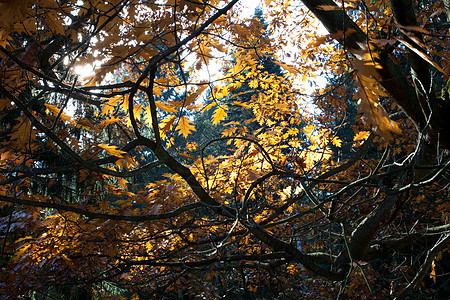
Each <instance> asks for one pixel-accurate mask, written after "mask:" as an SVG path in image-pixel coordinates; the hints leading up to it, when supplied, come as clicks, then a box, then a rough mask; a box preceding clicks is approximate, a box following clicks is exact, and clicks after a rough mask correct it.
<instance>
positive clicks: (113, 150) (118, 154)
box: [97, 144, 127, 158]
mask: <svg viewBox="0 0 450 300" xmlns="http://www.w3.org/2000/svg"><path fill="white" fill-rule="evenodd" d="M97 146H99V147H100V148H102V149H103V150H105V151H106V153H108V154H109V155H112V156H116V157H120V158H123V156H124V154H127V153H126V152H125V151H122V150H119V149H117V146H110V145H106V144H98V145H97Z"/></svg>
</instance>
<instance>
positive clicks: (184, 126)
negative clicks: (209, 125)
mask: <svg viewBox="0 0 450 300" xmlns="http://www.w3.org/2000/svg"><path fill="white" fill-rule="evenodd" d="M191 123H192V121H190V120H189V119H188V118H186V117H181V118H180V121H179V122H178V126H177V127H176V128H175V130H178V131H179V134H180V135H181V134H182V135H183V136H184V137H187V136H188V135H189V134H191V132H192V131H195V126H194V125H192V124H191Z"/></svg>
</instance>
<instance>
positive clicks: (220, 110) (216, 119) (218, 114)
mask: <svg viewBox="0 0 450 300" xmlns="http://www.w3.org/2000/svg"><path fill="white" fill-rule="evenodd" d="M227 110H228V109H227V108H226V107H225V106H219V107H217V108H216V110H215V111H214V113H213V115H212V123H213V125H217V124H219V123H220V121H223V120H225V118H226V116H227Z"/></svg>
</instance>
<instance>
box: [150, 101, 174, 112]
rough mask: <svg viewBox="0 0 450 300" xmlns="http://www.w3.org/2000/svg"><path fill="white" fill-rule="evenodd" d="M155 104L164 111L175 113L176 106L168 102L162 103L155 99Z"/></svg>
mask: <svg viewBox="0 0 450 300" xmlns="http://www.w3.org/2000/svg"><path fill="white" fill-rule="evenodd" d="M155 104H156V107H157V108H159V109H162V110H164V111H166V112H168V113H175V112H177V108H176V107H173V106H172V105H170V104H166V103H163V102H161V101H155Z"/></svg>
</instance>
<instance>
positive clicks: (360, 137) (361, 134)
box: [353, 131, 370, 141]
mask: <svg viewBox="0 0 450 300" xmlns="http://www.w3.org/2000/svg"><path fill="white" fill-rule="evenodd" d="M369 134H370V131H360V132H358V134H356V135H355V136H354V137H353V141H360V140H365V139H366V138H367V137H368V136H369Z"/></svg>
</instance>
